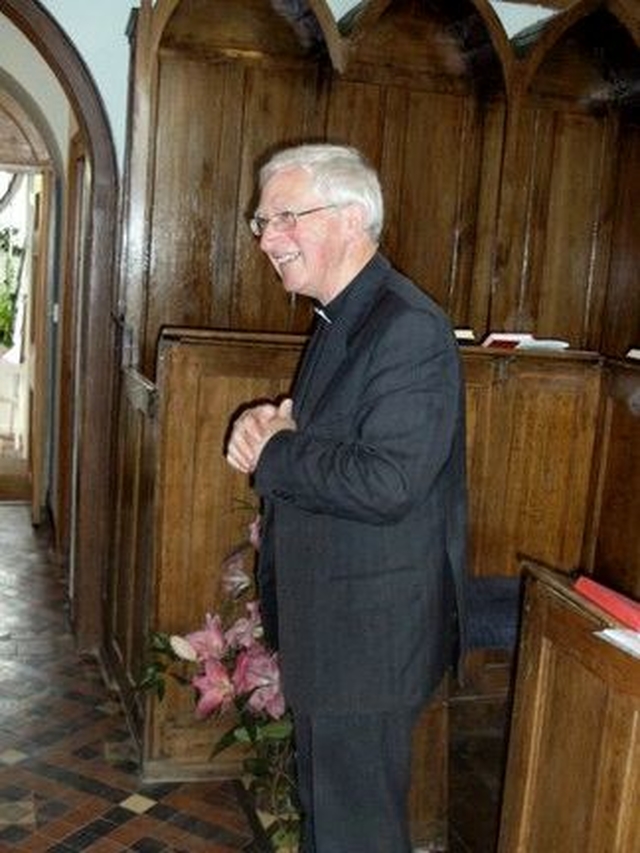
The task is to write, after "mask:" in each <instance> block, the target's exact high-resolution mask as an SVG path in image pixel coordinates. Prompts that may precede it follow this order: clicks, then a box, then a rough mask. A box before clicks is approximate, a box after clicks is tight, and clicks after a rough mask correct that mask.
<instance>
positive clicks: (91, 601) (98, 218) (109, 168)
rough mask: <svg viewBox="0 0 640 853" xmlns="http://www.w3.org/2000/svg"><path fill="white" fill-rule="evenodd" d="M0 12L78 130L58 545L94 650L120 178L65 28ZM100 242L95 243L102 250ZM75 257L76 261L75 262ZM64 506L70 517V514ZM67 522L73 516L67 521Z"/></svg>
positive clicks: (24, 6) (106, 498)
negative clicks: (34, 54) (50, 77)
mask: <svg viewBox="0 0 640 853" xmlns="http://www.w3.org/2000/svg"><path fill="white" fill-rule="evenodd" d="M0 13H2V14H4V15H6V17H7V18H8V19H9V20H10V21H11V22H12V23H13V24H14V25H15V26H16V27H17V28H18V29H19V30H20V31H21V32H22V33H23V34H24V36H25V37H26V38H27V39H28V40H29V41H30V42H31V44H32V45H33V46H34V47H35V49H36V50H37V51H38V52H39V54H40V55H41V56H42V58H43V59H44V60H45V62H46V63H47V65H48V66H49V68H50V69H51V70H52V71H53V73H54V74H55V76H56V78H57V79H58V81H59V83H60V85H61V86H62V88H63V90H64V92H65V93H66V96H67V98H68V100H69V103H70V105H71V109H72V111H73V113H74V115H75V117H76V120H77V123H78V126H79V133H78V139H77V143H76V144H75V146H72V152H71V154H70V156H71V158H72V159H73V162H72V163H70V164H69V169H68V174H69V175H70V176H71V177H72V178H74V179H75V181H76V183H75V185H74V187H73V188H72V192H73V200H74V202H75V205H76V207H75V213H74V214H72V221H73V222H74V223H75V228H76V233H75V236H74V239H73V241H67V243H66V245H67V248H68V249H69V251H70V252H72V253H75V258H72V259H71V260H70V261H69V260H67V262H66V264H65V270H66V271H67V272H68V271H69V269H72V270H73V271H74V274H73V275H70V276H69V275H65V281H64V283H63V284H64V286H65V287H66V285H67V284H69V288H70V290H66V291H65V292H64V293H62V294H61V299H62V300H64V302H65V305H66V308H67V310H68V312H69V314H70V316H72V317H73V318H74V321H73V322H71V323H67V324H65V326H64V328H63V329H62V330H61V333H62V340H61V345H60V351H61V354H62V356H61V358H62V362H63V364H64V365H65V370H66V375H64V376H62V378H61V383H60V388H61V394H60V396H59V399H58V405H59V406H60V419H59V423H60V429H59V434H58V437H57V440H58V441H59V442H60V444H61V446H63V447H67V448H68V450H69V452H68V454H67V455H65V454H64V453H63V454H60V456H59V458H60V464H61V465H62V467H63V470H61V471H60V480H61V483H62V484H63V485H61V494H58V495H56V496H55V500H60V501H61V505H62V507H63V508H62V509H61V512H60V518H61V519H62V520H63V521H62V525H61V529H60V530H57V531H56V543H55V544H56V549H57V550H58V551H59V552H60V553H61V554H62V555H63V556H64V557H65V558H66V559H68V566H69V573H68V578H69V596H70V603H71V616H72V621H73V627H74V632H75V634H76V638H77V643H78V647H79V648H80V649H81V650H86V651H95V650H96V649H98V648H99V646H100V644H101V640H102V625H103V618H102V602H101V591H102V584H103V578H104V574H105V572H106V570H107V567H108V555H109V534H110V528H111V525H110V506H111V502H110V493H111V459H110V448H111V435H112V384H113V364H114V341H115V334H114V328H113V322H112V308H113V303H114V298H115V297H114V294H115V279H116V276H115V266H116V265H115V256H116V222H117V216H116V212H117V193H118V176H117V165H116V156H115V149H114V145H113V140H112V137H111V131H110V128H109V124H108V121H107V117H106V115H105V112H104V108H103V105H102V101H101V99H100V96H99V94H98V92H97V90H96V87H95V84H94V82H93V80H92V78H91V76H90V74H89V73H88V71H87V68H86V66H85V64H84V62H83V60H82V58H81V57H80V55H79V54H78V52H77V50H76V49H75V47H74V45H73V44H72V43H71V42H70V41H69V39H68V37H67V36H66V34H65V33H64V32H63V30H62V29H61V28H60V27H59V26H58V25H57V23H56V21H55V20H54V19H53V18H52V17H51V15H49V14H48V13H47V12H46V11H45V10H44V9H43V7H42V6H40V5H39V3H37V2H36V0H0ZM98 247H99V248H98ZM69 264H70V266H69ZM65 513H68V516H67V515H65ZM64 519H67V520H66V521H65V520H64Z"/></svg>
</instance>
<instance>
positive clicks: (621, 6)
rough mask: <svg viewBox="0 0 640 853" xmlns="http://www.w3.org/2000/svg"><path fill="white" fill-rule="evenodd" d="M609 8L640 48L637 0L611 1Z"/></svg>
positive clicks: (639, 17) (639, 22)
mask: <svg viewBox="0 0 640 853" xmlns="http://www.w3.org/2000/svg"><path fill="white" fill-rule="evenodd" d="M607 7H608V8H609V10H610V11H611V14H612V15H614V16H615V17H616V18H617V19H618V20H619V21H620V23H621V24H622V25H623V26H624V27H625V28H626V29H627V31H628V32H629V34H630V35H631V37H632V39H633V40H634V42H635V43H636V44H637V45H638V47H640V14H639V13H638V3H637V0H609V2H608V3H607Z"/></svg>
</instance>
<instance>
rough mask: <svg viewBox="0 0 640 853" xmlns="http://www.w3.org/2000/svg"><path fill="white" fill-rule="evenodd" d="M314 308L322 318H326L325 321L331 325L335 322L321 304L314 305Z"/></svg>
mask: <svg viewBox="0 0 640 853" xmlns="http://www.w3.org/2000/svg"><path fill="white" fill-rule="evenodd" d="M313 310H314V311H315V313H316V314H317V315H318V317H320V318H321V319H322V320H324V322H325V323H328V324H329V325H331V323H333V320H332V319H331V317H330V316H329V315H328V314H327V312H326V311H325V310H324V308H322V307H320V306H319V305H314V307H313Z"/></svg>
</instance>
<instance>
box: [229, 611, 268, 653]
mask: <svg viewBox="0 0 640 853" xmlns="http://www.w3.org/2000/svg"><path fill="white" fill-rule="evenodd" d="M246 606H247V612H248V614H249V615H248V617H247V616H241V617H240V618H239V619H236V621H235V622H234V623H233V625H232V626H231V627H230V628H229V630H228V631H227V633H226V634H225V639H226V642H227V645H228V646H229V648H232V649H241V648H244V649H248V648H250V647H251V646H252V645H253V644H254V643H255V642H256V640H258V639H259V638H260V637H261V636H262V634H263V630H262V622H261V620H260V610H259V605H258V602H257V601H249V602H247V605H246Z"/></svg>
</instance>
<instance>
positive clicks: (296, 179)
mask: <svg viewBox="0 0 640 853" xmlns="http://www.w3.org/2000/svg"><path fill="white" fill-rule="evenodd" d="M325 205H327V201H326V200H325V199H323V198H321V196H320V195H319V193H318V191H317V190H315V189H314V188H313V185H312V181H311V178H310V176H309V175H308V173H307V172H306V171H305V170H304V169H301V168H300V167H292V168H290V169H286V170H283V171H281V172H278V173H276V174H275V175H273V177H272V178H271V179H270V180H269V181H267V183H266V184H265V186H264V188H263V190H262V195H261V196H260V204H259V205H258V213H259V215H260V216H261V217H265V218H266V219H270V218H271V217H273V216H274V215H276V214H278V213H282V212H283V211H293V212H294V213H297V212H300V211H305V210H311V209H313V208H324V207H325ZM344 212H345V211H344V209H341V208H337V207H332V206H329V207H327V208H326V209H322V210H317V211H315V212H313V213H309V214H307V215H306V216H301V217H300V218H299V219H297V221H296V222H295V224H291V225H290V226H289V227H285V228H280V227H278V225H277V223H271V224H268V225H267V227H266V228H265V230H264V232H263V234H262V236H261V238H260V248H261V249H262V251H263V252H264V253H265V254H266V255H267V257H268V258H269V260H270V261H271V263H272V264H273V266H274V267H275V269H276V271H277V273H278V275H279V276H280V278H281V279H282V284H283V286H284V288H285V290H286V291H288V292H289V293H300V294H302V295H304V296H309V297H311V298H313V299H317V300H318V301H319V302H321V303H322V304H325V305H326V304H327V303H328V302H330V301H331V299H333V297H334V296H335V295H336V294H337V293H339V292H340V290H341V289H342V288H343V287H344V286H345V285H346V284H348V282H349V281H350V278H351V273H350V272H348V271H347V256H348V249H349V243H350V240H351V239H352V236H351V229H350V227H349V222H348V217H347V216H345V215H344Z"/></svg>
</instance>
